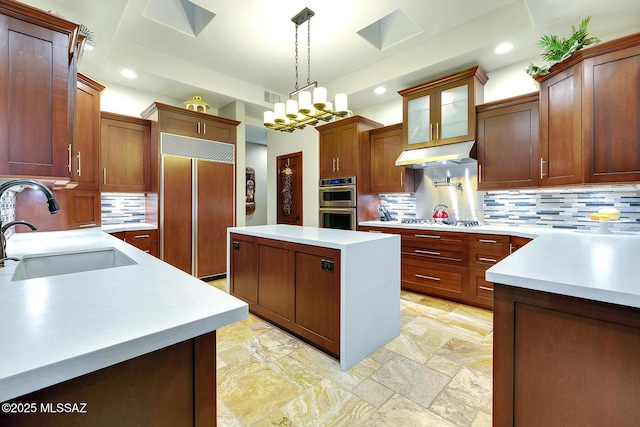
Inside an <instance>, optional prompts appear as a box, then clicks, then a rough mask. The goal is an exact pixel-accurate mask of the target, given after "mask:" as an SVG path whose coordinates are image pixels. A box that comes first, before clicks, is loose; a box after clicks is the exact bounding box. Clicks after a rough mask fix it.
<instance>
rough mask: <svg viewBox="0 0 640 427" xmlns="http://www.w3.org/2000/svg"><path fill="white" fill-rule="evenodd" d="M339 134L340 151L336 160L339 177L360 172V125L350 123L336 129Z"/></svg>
mask: <svg viewBox="0 0 640 427" xmlns="http://www.w3.org/2000/svg"><path fill="white" fill-rule="evenodd" d="M336 130H337V131H338V135H339V140H340V144H339V146H338V147H339V151H338V158H337V161H336V173H337V176H339V177H345V176H356V175H357V174H358V162H359V161H360V159H359V158H358V156H359V154H360V153H359V151H358V148H359V137H360V135H359V134H358V125H357V124H355V123H354V124H350V125H347V126H344V127H339V128H337V129H336Z"/></svg>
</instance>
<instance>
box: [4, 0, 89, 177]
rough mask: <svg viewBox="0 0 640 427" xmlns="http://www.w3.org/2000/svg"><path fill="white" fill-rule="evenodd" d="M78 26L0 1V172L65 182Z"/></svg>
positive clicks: (25, 7) (12, 3)
mask: <svg viewBox="0 0 640 427" xmlns="http://www.w3.org/2000/svg"><path fill="white" fill-rule="evenodd" d="M77 27H78V25H77V24H73V23H71V22H67V21H64V20H62V19H57V18H53V17H50V16H48V15H47V14H46V13H44V12H42V11H37V10H36V9H33V8H30V7H29V6H26V5H21V4H19V3H14V2H3V3H2V4H0V33H1V35H2V36H1V38H2V40H3V41H4V42H3V43H0V57H2V58H3V60H2V61H1V65H0V81H1V82H2V85H3V90H0V174H2V175H5V176H26V177H30V178H34V177H37V178H52V179H54V180H61V181H65V182H67V181H69V179H70V175H69V171H70V169H69V168H70V165H69V151H68V150H69V149H70V144H71V142H72V139H73V138H72V132H71V130H72V128H71V123H72V120H71V114H72V113H73V105H74V102H73V100H74V99H75V94H74V91H75V89H71V88H72V87H73V88H75V80H76V65H75V59H74V58H73V56H72V55H71V54H72V53H73V49H71V48H72V47H73V46H74V45H75V41H76V34H77V33H76V31H77ZM70 49H71V50H70ZM72 82H73V83H72ZM72 84H73V85H72Z"/></svg>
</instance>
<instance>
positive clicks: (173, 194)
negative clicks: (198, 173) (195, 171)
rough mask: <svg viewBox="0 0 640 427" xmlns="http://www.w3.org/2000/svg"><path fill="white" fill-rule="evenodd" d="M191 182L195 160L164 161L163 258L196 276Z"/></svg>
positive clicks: (179, 158)
mask: <svg viewBox="0 0 640 427" xmlns="http://www.w3.org/2000/svg"><path fill="white" fill-rule="evenodd" d="M191 182H192V161H191V159H189V158H185V157H178V156H163V157H162V183H163V193H162V196H161V197H162V201H161V212H160V215H161V219H160V220H161V224H162V236H161V238H160V240H161V245H162V251H161V258H162V260H163V261H164V262H167V263H169V264H171V265H173V266H174V267H177V268H179V269H180V270H182V271H184V272H186V273H189V274H192V257H191V254H192V252H193V243H192V242H193V231H192V206H193V198H192V191H191Z"/></svg>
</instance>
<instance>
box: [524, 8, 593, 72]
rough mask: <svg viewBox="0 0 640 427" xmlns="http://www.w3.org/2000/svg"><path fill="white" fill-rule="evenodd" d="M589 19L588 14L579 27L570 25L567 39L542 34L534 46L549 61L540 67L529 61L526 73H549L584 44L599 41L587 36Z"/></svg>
mask: <svg viewBox="0 0 640 427" xmlns="http://www.w3.org/2000/svg"><path fill="white" fill-rule="evenodd" d="M590 20H591V17H590V16H589V17H587V18H585V19H583V20H582V22H581V23H580V27H578V28H577V29H576V28H575V27H574V26H571V31H572V34H571V37H569V38H568V39H561V38H560V37H558V36H555V35H544V36H542V37H540V40H538V43H537V44H536V46H538V47H539V48H541V49H543V52H542V54H541V55H540V57H542V59H544V60H545V61H549V63H548V64H547V65H543V66H540V67H538V66H536V65H534V64H533V63H531V64H529V66H528V67H527V69H526V70H525V71H526V73H527V74H529V75H530V76H531V77H535V76H541V75H545V74H549V69H550V68H551V67H553V66H554V65H555V64H557V63H558V62H562V61H564V60H565V59H567V58H569V57H570V56H571V55H573V54H574V53H575V52H577V51H579V50H580V49H582V48H583V47H584V46H587V45H590V44H593V43H598V42H600V39H599V38H597V37H587V36H588V35H589V34H588V32H587V25H589V21H590Z"/></svg>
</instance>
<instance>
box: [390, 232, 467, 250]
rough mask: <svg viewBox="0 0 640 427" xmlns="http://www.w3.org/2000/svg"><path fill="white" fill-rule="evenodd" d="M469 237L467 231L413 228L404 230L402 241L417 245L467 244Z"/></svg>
mask: <svg viewBox="0 0 640 427" xmlns="http://www.w3.org/2000/svg"><path fill="white" fill-rule="evenodd" d="M468 242H469V238H468V236H467V235H466V233H464V234H463V233H448V232H446V231H432V230H411V231H408V232H407V231H403V233H402V243H403V244H404V243H409V244H417V245H432V244H433V243H436V244H449V245H459V246H466V245H467V244H468Z"/></svg>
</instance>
